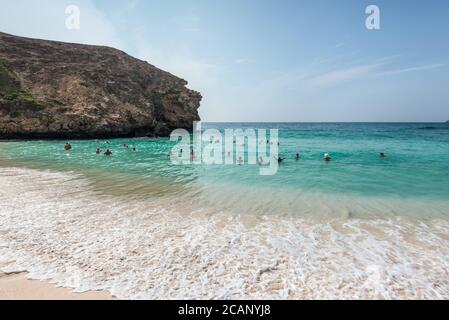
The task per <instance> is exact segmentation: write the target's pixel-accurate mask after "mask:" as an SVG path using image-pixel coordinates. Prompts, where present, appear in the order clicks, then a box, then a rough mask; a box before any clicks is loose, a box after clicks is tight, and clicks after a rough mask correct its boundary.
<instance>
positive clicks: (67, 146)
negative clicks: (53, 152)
mask: <svg viewBox="0 0 449 320" xmlns="http://www.w3.org/2000/svg"><path fill="white" fill-rule="evenodd" d="M64 149H65V150H66V151H69V150H72V145H71V144H70V143H68V142H67V143H66V144H65V145H64Z"/></svg>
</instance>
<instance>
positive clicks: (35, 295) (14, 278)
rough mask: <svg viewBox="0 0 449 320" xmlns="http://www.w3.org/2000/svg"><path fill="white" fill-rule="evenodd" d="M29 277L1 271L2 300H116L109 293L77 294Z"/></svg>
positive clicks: (23, 273) (0, 297)
mask: <svg viewBox="0 0 449 320" xmlns="http://www.w3.org/2000/svg"><path fill="white" fill-rule="evenodd" d="M27 275H28V273H26V272H20V273H4V272H1V271H0V300H116V298H115V297H114V296H112V294H110V293H109V292H107V291H87V292H83V293H76V292H74V291H73V290H72V289H69V288H63V287H57V286H56V285H54V284H52V283H51V282H50V281H41V280H32V279H28V278H27Z"/></svg>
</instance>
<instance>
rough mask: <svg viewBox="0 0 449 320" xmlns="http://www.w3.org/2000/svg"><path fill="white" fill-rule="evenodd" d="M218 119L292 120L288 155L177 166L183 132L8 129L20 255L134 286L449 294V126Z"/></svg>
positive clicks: (6, 149) (29, 266)
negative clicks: (56, 134)
mask: <svg viewBox="0 0 449 320" xmlns="http://www.w3.org/2000/svg"><path fill="white" fill-rule="evenodd" d="M205 127H206V128H211V127H214V128H216V127H218V128H221V129H223V128H237V127H252V128H264V127H265V128H277V127H279V129H280V142H281V146H280V154H281V155H283V156H286V157H287V160H286V162H285V164H283V165H281V166H280V168H279V171H278V173H277V174H276V175H275V176H268V177H267V176H260V175H259V174H258V170H259V168H258V166H249V165H244V166H238V165H219V166H204V165H203V166H194V165H188V166H175V165H172V164H171V163H170V160H169V159H168V158H167V154H168V152H169V150H170V149H171V147H172V146H173V143H172V142H170V141H169V140H168V139H131V140H127V139H119V140H111V142H110V144H109V145H108V146H106V145H104V142H101V143H100V146H101V147H102V148H103V149H104V148H105V147H108V148H110V149H111V150H113V151H114V156H113V157H111V158H106V157H104V156H98V155H95V148H96V147H97V144H96V142H95V141H71V143H72V144H73V146H74V149H73V150H72V151H70V152H66V151H64V150H63V145H62V144H61V142H60V141H45V142H43V141H33V142H10V143H3V144H1V145H0V186H1V190H0V203H1V204H2V205H1V207H0V260H2V261H8V262H9V265H8V267H7V268H6V270H8V271H22V270H27V271H30V272H31V276H32V277H35V278H38V279H43V278H48V279H52V280H53V281H55V282H57V283H59V284H60V285H64V286H68V287H73V288H76V289H78V290H81V291H83V290H89V289H106V290H110V291H112V292H113V293H114V294H116V295H117V296H119V297H122V298H194V299H196V298H227V299H233V298H272V299H279V298H291V299H297V298H305V299H310V298H324V299H327V298H343V299H344V298H386V299H390V298H445V299H447V298H449V258H448V257H449V252H448V251H449V236H448V234H449V232H448V231H449V220H448V217H449V209H448V208H449V206H448V204H449V180H448V174H449V170H448V169H449V167H448V164H447V163H446V161H445V157H446V156H447V155H448V154H449V127H448V126H447V125H444V124H441V125H438V124H251V125H250V124H244V125H237V124H206V126H205ZM124 143H128V144H130V146H131V147H134V146H135V147H137V149H138V151H139V152H137V153H133V152H131V151H130V150H127V149H124V148H123V147H122V145H123V144H124ZM298 151H299V152H301V155H302V159H301V160H300V161H295V160H294V159H293V157H294V154H295V153H296V152H298ZM324 152H330V153H331V155H332V158H333V161H332V162H330V163H324V161H322V154H323V153H324ZM379 152H385V153H386V154H387V158H385V159H381V158H379V157H378V153H379ZM342 266H344V268H342Z"/></svg>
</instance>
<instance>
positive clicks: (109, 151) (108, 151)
mask: <svg viewBox="0 0 449 320" xmlns="http://www.w3.org/2000/svg"><path fill="white" fill-rule="evenodd" d="M104 155H105V156H107V157H110V156H112V152H111V150H109V149H108V150H106V152H105V153H104Z"/></svg>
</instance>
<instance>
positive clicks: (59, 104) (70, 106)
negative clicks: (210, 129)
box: [0, 33, 201, 139]
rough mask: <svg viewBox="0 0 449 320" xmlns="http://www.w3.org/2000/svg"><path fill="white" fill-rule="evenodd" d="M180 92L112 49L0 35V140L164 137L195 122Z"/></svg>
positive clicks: (193, 95)
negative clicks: (175, 129)
mask: <svg viewBox="0 0 449 320" xmlns="http://www.w3.org/2000/svg"><path fill="white" fill-rule="evenodd" d="M186 85H187V82H186V81H185V80H182V79H180V78H178V77H175V76H174V75H172V74H170V73H168V72H165V71H163V70H160V69H158V68H156V67H154V66H153V65H150V64H149V63H147V62H144V61H141V60H138V59H135V58H133V57H131V56H129V55H127V54H126V53H124V52H122V51H119V50H116V49H113V48H109V47H103V46H90V45H81V44H69V43H62V42H54V41H45V40H36V39H28V38H21V37H16V36H12V35H8V34H5V33H0V139H11V138H18V139H21V138H39V139H40V138H43V139H45V138H59V139H75V138H105V137H125V136H166V135H168V134H169V133H170V131H171V130H172V129H174V128H191V127H192V122H193V121H197V120H199V116H198V108H199V106H200V101H201V95H200V94H199V93H198V92H196V91H192V90H190V89H188V88H186Z"/></svg>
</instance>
